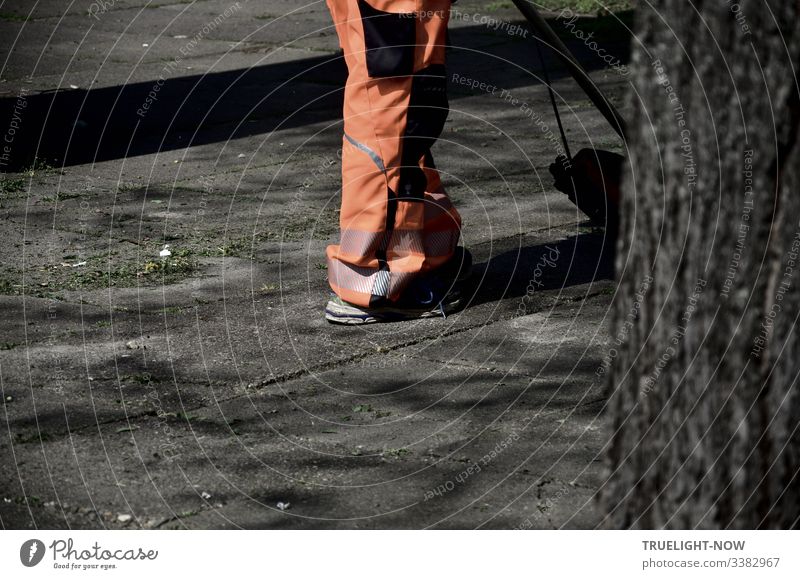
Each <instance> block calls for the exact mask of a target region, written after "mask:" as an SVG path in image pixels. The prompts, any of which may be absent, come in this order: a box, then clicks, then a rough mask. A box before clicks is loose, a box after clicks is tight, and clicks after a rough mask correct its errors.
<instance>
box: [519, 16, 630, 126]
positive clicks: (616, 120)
mask: <svg viewBox="0 0 800 579" xmlns="http://www.w3.org/2000/svg"><path fill="white" fill-rule="evenodd" d="M513 2H514V4H515V5H516V6H517V8H518V9H519V11H520V12H522V15H523V16H524V17H525V18H526V19H527V20H528V22H529V23H530V24H531V26H532V27H533V29H534V30H535V31H536V32H537V33H538V34H539V36H541V38H542V39H543V40H544V41H545V42H547V44H549V45H550V47H551V48H552V49H553V52H554V53H555V55H556V56H557V57H558V58H559V59H560V60H561V62H563V63H564V65H565V66H566V67H567V70H569V72H570V74H572V77H573V78H574V79H575V81H576V82H577V83H578V85H580V87H581V88H582V89H583V91H584V92H585V93H586V95H587V96H588V97H589V100H591V101H592V102H593V103H594V106H596V107H597V108H598V110H599V111H600V112H601V113H602V114H603V116H604V117H605V118H606V120H607V121H608V122H609V124H610V125H611V128H612V129H614V130H615V131H616V132H617V134H618V135H619V136H620V137H621V138H622V140H623V141H625V140H627V139H626V135H627V126H626V124H625V120H624V119H623V118H622V117H621V116H620V114H619V113H618V112H617V109H616V108H614V105H612V104H611V103H610V102H609V101H608V99H606V97H605V96H604V95H603V93H602V92H601V91H600V89H599V88H597V85H596V84H594V82H593V81H592V79H591V78H590V77H589V75H588V74H587V73H586V71H585V70H584V69H583V67H582V66H581V65H580V64H578V61H577V60H575V57H573V56H572V52H570V50H569V48H567V46H566V45H565V44H564V43H563V42H562V41H561V39H560V38H559V37H558V36H557V35H556V33H555V32H553V29H552V28H550V25H549V24H547V22H545V20H544V18H542V16H541V15H540V14H539V11H538V10H536V8H535V7H534V5H533V3H532V2H530V0H513Z"/></svg>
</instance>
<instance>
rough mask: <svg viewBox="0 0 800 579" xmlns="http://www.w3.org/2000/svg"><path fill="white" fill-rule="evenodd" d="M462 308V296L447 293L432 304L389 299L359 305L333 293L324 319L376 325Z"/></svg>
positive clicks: (351, 323)
mask: <svg viewBox="0 0 800 579" xmlns="http://www.w3.org/2000/svg"><path fill="white" fill-rule="evenodd" d="M460 307H461V297H460V295H459V296H454V295H451V294H448V295H447V296H445V299H443V300H441V301H439V302H438V303H436V302H430V303H416V304H410V303H409V302H408V301H405V302H403V301H401V302H398V303H392V302H389V301H388V300H387V301H386V303H385V304H381V305H378V306H369V307H363V306H357V305H355V304H351V303H349V302H346V301H344V300H343V299H342V298H340V297H339V296H337V295H336V294H331V299H330V300H328V305H327V306H325V319H326V320H328V321H329V322H330V323H332V324H347V325H356V324H374V323H378V322H402V321H406V320H418V319H422V318H438V317H444V318H446V317H447V315H448V314H451V313H453V312H455V311H457V310H458V309H459V308H460Z"/></svg>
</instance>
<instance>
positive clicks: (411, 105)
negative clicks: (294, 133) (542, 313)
mask: <svg viewBox="0 0 800 579" xmlns="http://www.w3.org/2000/svg"><path fill="white" fill-rule="evenodd" d="M327 3H328V7H329V9H330V11H331V15H332V16H333V20H334V23H335V26H336V32H337V34H338V36H339V43H340V45H341V47H342V49H343V50H344V57H345V61H346V63H347V69H348V78H347V84H346V86H345V98H344V137H343V148H342V206H341V213H340V220H339V226H340V229H341V235H340V240H339V244H338V245H331V246H329V247H328V250H327V256H328V281H329V283H330V286H331V288H332V289H333V291H334V292H336V294H338V295H339V296H340V297H341V298H342V299H343V300H345V301H347V302H350V303H353V304H356V305H359V306H364V307H366V306H369V305H370V304H371V303H372V304H375V303H377V302H379V301H380V300H386V299H389V300H397V299H398V298H399V297H400V295H401V294H402V292H403V290H404V289H405V288H406V287H407V286H408V284H409V282H410V281H412V280H413V279H414V277H415V276H419V275H420V274H421V273H423V272H428V271H430V270H433V269H435V268H437V267H439V266H441V265H442V264H444V263H445V262H447V260H448V259H450V257H451V256H452V254H453V251H454V249H455V247H456V245H457V243H458V239H459V232H460V228H461V218H460V216H459V214H458V212H457V211H456V209H455V207H453V205H452V204H451V203H450V200H449V199H448V197H447V194H446V193H445V191H444V188H443V187H442V183H441V179H440V178H439V174H438V172H437V171H436V169H435V167H434V165H433V158H432V156H431V154H430V148H431V145H432V144H433V143H434V142H435V140H436V138H437V137H438V136H439V134H440V133H441V130H442V127H443V126H444V122H445V119H446V118H447V112H448V103H447V94H446V77H445V71H444V56H445V42H446V40H445V36H446V29H447V21H448V18H449V13H450V4H451V2H450V0H327Z"/></svg>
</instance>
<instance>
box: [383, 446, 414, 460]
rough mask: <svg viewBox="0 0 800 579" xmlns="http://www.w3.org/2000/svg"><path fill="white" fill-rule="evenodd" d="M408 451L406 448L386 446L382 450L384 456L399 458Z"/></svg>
mask: <svg viewBox="0 0 800 579" xmlns="http://www.w3.org/2000/svg"><path fill="white" fill-rule="evenodd" d="M410 452H411V451H410V450H408V449H407V448H388V449H386V450H385V451H384V452H383V454H384V455H385V456H393V457H395V458H400V457H403V456H405V455H407V454H409V453H410Z"/></svg>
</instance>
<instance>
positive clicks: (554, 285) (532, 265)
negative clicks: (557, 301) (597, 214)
mask: <svg viewBox="0 0 800 579" xmlns="http://www.w3.org/2000/svg"><path fill="white" fill-rule="evenodd" d="M613 278H614V240H611V239H608V238H607V236H606V234H605V232H604V231H603V230H595V231H593V232H591V233H583V234H580V235H574V236H571V237H568V238H567V239H563V240H561V241H557V242H554V243H545V244H542V245H534V246H529V247H518V248H515V249H512V250H509V251H505V252H503V253H501V254H499V255H497V256H491V257H490V258H489V259H488V260H487V261H485V262H483V263H476V264H475V266H474V269H473V274H472V277H471V279H470V281H469V282H468V283H469V285H468V286H467V288H466V289H467V291H468V292H469V295H470V296H471V297H470V300H469V306H468V307H474V306H477V305H480V304H484V303H487V302H494V301H499V300H503V299H507V298H514V297H522V296H525V295H528V296H532V295H534V294H536V293H538V292H545V291H554V290H560V289H565V288H568V287H572V286H578V285H583V284H587V283H590V282H594V281H600V280H611V279H613Z"/></svg>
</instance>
